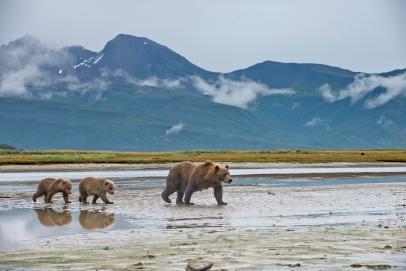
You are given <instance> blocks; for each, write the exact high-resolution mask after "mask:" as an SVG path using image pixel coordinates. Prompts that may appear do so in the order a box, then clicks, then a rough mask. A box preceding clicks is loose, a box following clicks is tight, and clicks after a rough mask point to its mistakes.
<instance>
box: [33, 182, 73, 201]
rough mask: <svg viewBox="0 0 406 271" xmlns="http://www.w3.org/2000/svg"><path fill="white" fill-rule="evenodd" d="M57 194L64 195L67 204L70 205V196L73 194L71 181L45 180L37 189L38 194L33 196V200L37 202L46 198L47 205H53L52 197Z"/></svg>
mask: <svg viewBox="0 0 406 271" xmlns="http://www.w3.org/2000/svg"><path fill="white" fill-rule="evenodd" d="M56 193H62V195H63V199H64V200H65V203H70V201H69V194H72V182H71V180H69V179H54V178H46V179H43V180H42V181H41V182H40V183H39V184H38V188H37V192H35V194H34V195H33V196H32V200H33V201H34V202H37V198H38V197H41V196H44V199H45V203H52V197H53V196H54V195H55V194H56Z"/></svg>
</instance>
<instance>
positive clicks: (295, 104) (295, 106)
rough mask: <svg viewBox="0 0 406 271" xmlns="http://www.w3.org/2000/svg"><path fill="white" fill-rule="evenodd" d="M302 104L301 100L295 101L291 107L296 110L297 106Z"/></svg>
mask: <svg viewBox="0 0 406 271" xmlns="http://www.w3.org/2000/svg"><path fill="white" fill-rule="evenodd" d="M301 105H302V104H301V103H299V102H294V103H293V104H292V106H291V107H290V109H292V110H295V109H296V108H298V107H300V106H301Z"/></svg>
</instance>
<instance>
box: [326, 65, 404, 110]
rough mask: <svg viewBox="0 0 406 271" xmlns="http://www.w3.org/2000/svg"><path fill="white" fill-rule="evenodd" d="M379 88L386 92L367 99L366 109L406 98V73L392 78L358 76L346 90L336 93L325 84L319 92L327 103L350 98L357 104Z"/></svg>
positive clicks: (365, 102)
mask: <svg viewBox="0 0 406 271" xmlns="http://www.w3.org/2000/svg"><path fill="white" fill-rule="evenodd" d="M378 87H382V88H384V89H385V92H382V93H379V94H378V95H377V96H374V97H370V98H367V99H366V100H365V101H364V106H365V107H366V108H375V107H378V106H381V105H384V104H386V103H387V102H389V101H391V100H392V99H394V98H396V97H399V96H406V72H405V73H402V74H399V75H395V76H390V77H383V76H380V75H370V76H367V75H364V74H358V75H356V76H355V78H354V82H352V83H351V84H349V85H348V86H347V87H346V88H344V89H340V90H338V91H335V92H334V91H333V90H332V89H331V87H330V85H329V84H324V85H322V86H321V87H320V89H319V90H320V92H321V95H322V96H323V98H324V99H325V100H326V101H327V102H330V103H332V102H335V101H339V100H343V99H346V98H349V99H350V100H351V102H352V103H356V102H358V101H360V100H362V99H364V98H365V97H366V96H367V95H368V94H370V93H372V92H373V91H374V90H375V89H376V88H378Z"/></svg>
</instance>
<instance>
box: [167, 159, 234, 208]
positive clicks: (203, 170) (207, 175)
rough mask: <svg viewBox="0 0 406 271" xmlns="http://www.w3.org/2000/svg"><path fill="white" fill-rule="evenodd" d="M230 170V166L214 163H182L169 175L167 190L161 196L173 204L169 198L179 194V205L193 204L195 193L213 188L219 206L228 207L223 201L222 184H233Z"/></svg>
mask: <svg viewBox="0 0 406 271" xmlns="http://www.w3.org/2000/svg"><path fill="white" fill-rule="evenodd" d="M229 168H230V167H229V166H228V165H220V164H215V163H213V162H204V163H191V162H181V163H179V164H177V165H175V166H174V167H173V168H172V169H171V170H170V171H169V175H168V177H166V188H165V190H164V191H163V192H162V194H161V196H162V199H163V200H164V201H165V202H167V203H171V200H170V199H169V196H170V195H171V194H173V193H174V192H177V197H176V203H177V204H183V203H185V204H193V203H191V202H190V199H191V197H192V194H193V193H194V192H195V191H201V190H203V189H208V188H209V187H213V189H214V197H215V198H216V201H217V204H219V205H226V204H227V203H225V202H224V201H223V186H222V183H223V182H224V183H231V182H232V179H231V177H230V172H229ZM183 196H185V198H184V200H185V201H183Z"/></svg>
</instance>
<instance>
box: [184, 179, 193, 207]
mask: <svg viewBox="0 0 406 271" xmlns="http://www.w3.org/2000/svg"><path fill="white" fill-rule="evenodd" d="M193 190H194V189H193V185H192V184H190V183H189V184H188V186H187V187H186V191H185V204H186V205H194V203H192V202H190V199H191V198H192V194H193V192H194V191H193Z"/></svg>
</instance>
